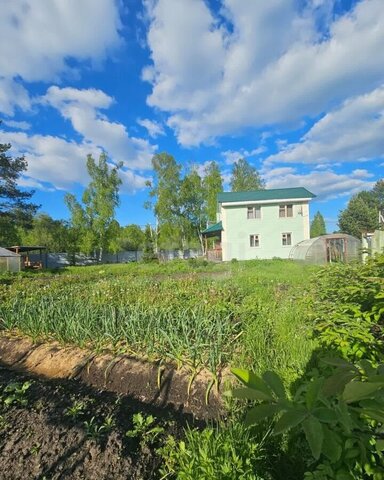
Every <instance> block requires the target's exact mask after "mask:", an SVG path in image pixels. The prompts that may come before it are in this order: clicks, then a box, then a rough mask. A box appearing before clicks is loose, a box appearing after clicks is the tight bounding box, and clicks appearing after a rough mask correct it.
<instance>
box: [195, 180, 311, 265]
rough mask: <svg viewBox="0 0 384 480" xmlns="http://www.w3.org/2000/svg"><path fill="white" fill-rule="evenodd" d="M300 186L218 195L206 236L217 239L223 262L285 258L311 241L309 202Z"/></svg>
mask: <svg viewBox="0 0 384 480" xmlns="http://www.w3.org/2000/svg"><path fill="white" fill-rule="evenodd" d="M314 197H315V195H314V194H313V193H311V192H309V191H308V190H307V189H305V188H302V187H297V188H279V189H271V190H257V191H253V192H222V193H219V194H218V196H217V202H218V211H217V220H218V223H217V224H216V225H212V226H211V227H209V228H207V229H206V230H205V232H203V235H204V236H205V237H209V236H216V237H218V239H219V243H217V244H216V245H219V246H220V247H219V248H217V249H216V250H217V251H218V250H221V257H222V260H224V261H228V260H231V259H232V258H236V259H238V260H250V259H253V258H273V257H280V258H288V257H289V252H290V251H291V248H292V246H293V245H295V244H296V243H298V242H301V241H302V240H306V239H308V238H310V235H309V201H310V200H311V199H312V198H314Z"/></svg>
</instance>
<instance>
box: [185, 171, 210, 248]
mask: <svg viewBox="0 0 384 480" xmlns="http://www.w3.org/2000/svg"><path fill="white" fill-rule="evenodd" d="M180 206H181V208H180V214H181V220H182V229H183V234H184V237H185V238H186V239H187V240H189V241H191V240H192V239H193V238H194V237H196V236H197V238H198V239H199V242H200V247H201V249H203V237H202V234H201V232H202V231H203V230H204V229H205V227H206V225H207V209H206V198H205V192H204V189H203V182H202V180H201V177H200V175H199V174H198V173H197V171H196V170H195V169H193V170H192V171H191V172H190V173H188V174H187V175H186V176H185V177H184V179H183V181H182V183H181V188H180Z"/></svg>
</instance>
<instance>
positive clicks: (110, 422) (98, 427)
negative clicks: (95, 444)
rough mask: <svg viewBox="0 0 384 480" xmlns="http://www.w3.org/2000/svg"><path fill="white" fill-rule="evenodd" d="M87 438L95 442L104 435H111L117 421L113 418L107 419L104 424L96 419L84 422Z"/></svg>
mask: <svg viewBox="0 0 384 480" xmlns="http://www.w3.org/2000/svg"><path fill="white" fill-rule="evenodd" d="M83 425H84V428H85V433H86V435H87V437H89V438H92V439H94V440H98V439H100V437H102V436H103V435H106V434H107V433H109V432H110V431H111V430H112V429H113V428H114V426H115V420H114V419H113V417H112V416H110V415H109V416H107V417H105V419H104V421H103V423H101V424H100V423H98V422H97V421H96V418H95V417H92V418H91V419H90V420H86V421H85V422H83Z"/></svg>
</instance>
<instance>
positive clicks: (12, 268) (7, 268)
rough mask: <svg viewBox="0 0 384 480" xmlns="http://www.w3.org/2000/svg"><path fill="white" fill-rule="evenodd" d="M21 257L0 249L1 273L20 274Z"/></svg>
mask: <svg viewBox="0 0 384 480" xmlns="http://www.w3.org/2000/svg"><path fill="white" fill-rule="evenodd" d="M20 270H21V255H18V254H17V253H14V252H11V251H10V250H7V249H6V248H2V247H0V273H2V272H20Z"/></svg>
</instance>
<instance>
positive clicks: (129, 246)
mask: <svg viewBox="0 0 384 480" xmlns="http://www.w3.org/2000/svg"><path fill="white" fill-rule="evenodd" d="M119 242H120V247H121V248H122V250H132V251H137V250H141V249H142V248H143V247H144V243H145V234H144V232H143V230H142V229H141V228H140V227H139V226H138V225H135V224H131V225H127V226H126V227H123V228H122V229H121V232H120V238H119Z"/></svg>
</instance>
